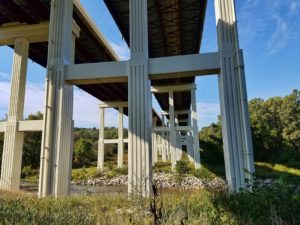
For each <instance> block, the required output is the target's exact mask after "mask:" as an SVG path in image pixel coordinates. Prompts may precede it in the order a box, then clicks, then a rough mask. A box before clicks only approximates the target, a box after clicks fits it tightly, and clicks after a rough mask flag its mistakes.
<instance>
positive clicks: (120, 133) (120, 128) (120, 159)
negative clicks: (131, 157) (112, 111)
mask: <svg viewBox="0 0 300 225" xmlns="http://www.w3.org/2000/svg"><path fill="white" fill-rule="evenodd" d="M123 113H124V109H123V107H120V108H119V124H118V167H119V168H122V167H123V158H124V143H123V138H124V137H123Z"/></svg>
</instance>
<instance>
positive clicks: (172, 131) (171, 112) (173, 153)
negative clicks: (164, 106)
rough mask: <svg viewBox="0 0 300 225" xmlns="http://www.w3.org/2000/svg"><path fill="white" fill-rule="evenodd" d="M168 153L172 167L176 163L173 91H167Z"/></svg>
mask: <svg viewBox="0 0 300 225" xmlns="http://www.w3.org/2000/svg"><path fill="white" fill-rule="evenodd" d="M169 124H170V154H171V165H172V169H174V168H175V165H176V130H175V114H174V92H173V91H169Z"/></svg>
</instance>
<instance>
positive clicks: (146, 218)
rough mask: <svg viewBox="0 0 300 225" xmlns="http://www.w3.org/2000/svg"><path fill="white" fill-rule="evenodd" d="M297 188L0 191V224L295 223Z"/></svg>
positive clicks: (299, 196)
mask: <svg viewBox="0 0 300 225" xmlns="http://www.w3.org/2000/svg"><path fill="white" fill-rule="evenodd" d="M299 191H300V190H299V188H295V186H291V185H286V184H285V183H284V182H282V181H280V180H279V181H277V182H276V183H275V184H274V185H273V186H272V187H271V188H269V187H257V188H254V189H252V190H251V191H241V192H240V193H239V194H233V193H228V192H224V191H219V190H215V191H208V190H198V191H188V192H185V191H181V192H178V191H176V190H175V191H170V190H168V191H165V192H161V193H160V192H158V191H157V190H156V192H155V196H153V198H151V199H149V200H148V201H147V200H145V199H144V200H143V201H141V199H140V198H137V199H132V200H128V198H127V196H126V195H120V196H115V195H102V196H79V197H78V196H77V197H68V198H58V199H53V198H44V199H38V198H37V197H35V196H32V195H28V194H27V195H24V194H20V193H8V192H0V208H1V211H0V224H3V225H5V224H22V225H26V224H114V225H118V224H122V225H123V224H124V225H127V224H128V225H129V224H141V225H142V224H156V225H158V224H165V225H171V224H172V225H177V224H178V225H179V224H180V225H181V224H204V225H206V224H207V225H210V224H212V225H216V224H218V225H225V224H226V225H227V224H231V225H256V224H299V223H300V214H299V210H300V193H299Z"/></svg>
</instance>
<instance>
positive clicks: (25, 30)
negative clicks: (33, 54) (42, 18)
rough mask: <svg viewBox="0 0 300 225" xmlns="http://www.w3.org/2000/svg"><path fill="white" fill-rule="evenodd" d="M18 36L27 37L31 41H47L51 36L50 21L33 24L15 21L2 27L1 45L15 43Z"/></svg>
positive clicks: (0, 28) (0, 32) (0, 33)
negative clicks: (16, 22)
mask: <svg viewBox="0 0 300 225" xmlns="http://www.w3.org/2000/svg"><path fill="white" fill-rule="evenodd" d="M17 38H25V39H26V40H28V41H29V42H30V43H36V42H46V41H48V38H49V22H41V23H39V24H31V25H29V24H21V23H18V24H15V23H13V24H7V25H3V26H1V27H0V45H14V42H15V39H17Z"/></svg>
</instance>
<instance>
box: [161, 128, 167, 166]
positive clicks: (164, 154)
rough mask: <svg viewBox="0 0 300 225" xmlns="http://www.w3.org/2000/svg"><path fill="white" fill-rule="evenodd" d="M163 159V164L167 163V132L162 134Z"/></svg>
mask: <svg viewBox="0 0 300 225" xmlns="http://www.w3.org/2000/svg"><path fill="white" fill-rule="evenodd" d="M161 159H162V161H163V162H166V161H167V143H166V132H162V150H161Z"/></svg>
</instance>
